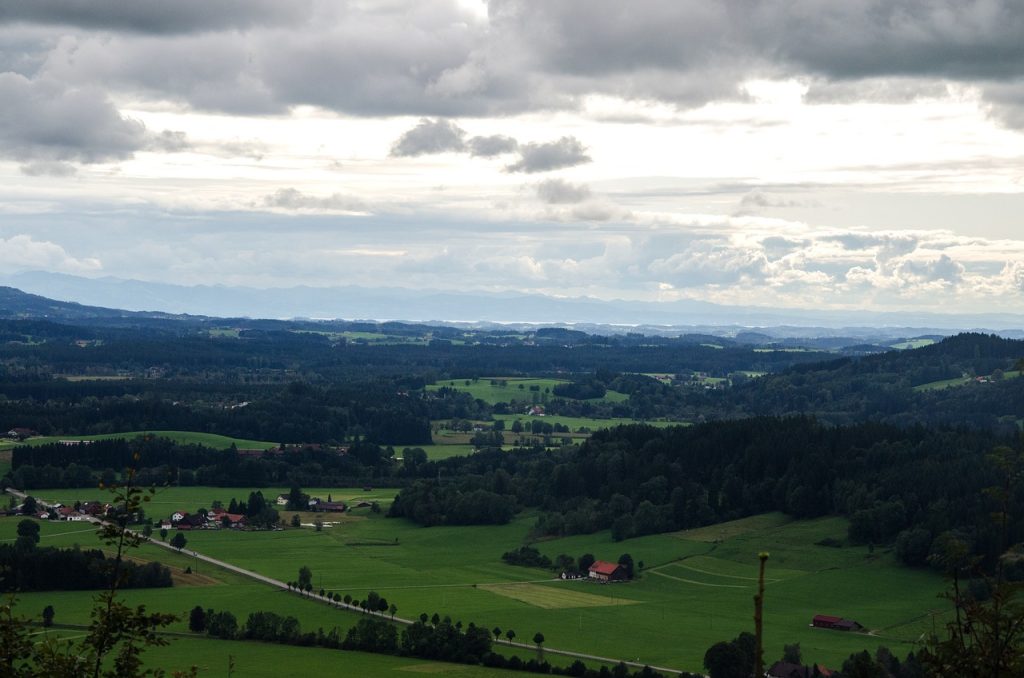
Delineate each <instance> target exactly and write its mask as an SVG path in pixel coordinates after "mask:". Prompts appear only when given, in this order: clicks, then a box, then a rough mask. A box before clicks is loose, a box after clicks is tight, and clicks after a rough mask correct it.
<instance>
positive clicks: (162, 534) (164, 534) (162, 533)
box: [160, 527, 167, 541]
mask: <svg viewBox="0 0 1024 678" xmlns="http://www.w3.org/2000/svg"><path fill="white" fill-rule="evenodd" d="M160 541H167V528H166V527H161V528H160Z"/></svg>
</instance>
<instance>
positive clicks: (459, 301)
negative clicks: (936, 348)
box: [0, 272, 1024, 338]
mask: <svg viewBox="0 0 1024 678" xmlns="http://www.w3.org/2000/svg"><path fill="white" fill-rule="evenodd" d="M0 285H8V286H10V287H14V288H17V289H19V290H22V291H24V292H28V293H32V294H36V295H42V296H43V297H47V298H48V299H47V300H44V301H39V300H36V301H35V302H34V303H35V304H36V305H37V306H38V308H39V309H41V310H43V314H44V315H45V310H44V309H45V307H46V306H47V303H49V306H50V308H51V312H52V311H54V310H55V309H56V308H57V307H55V306H54V305H53V304H54V302H53V301H51V300H61V301H65V302H76V303H77V304H82V305H84V306H81V307H78V308H69V307H63V308H64V312H67V313H72V312H73V313H85V314H93V315H92V316H88V315H86V316H80V317H97V316H96V314H97V313H98V314H100V315H102V314H104V313H108V314H117V313H121V314H122V315H124V314H123V312H122V311H116V310H114V309H125V311H129V312H144V315H147V316H150V317H154V316H155V317H160V316H165V315H167V314H191V315H204V316H215V317H228V318H237V317H249V318H282V319H283V318H324V319H347V320H355V319H366V320H405V321H412V322H434V323H443V324H451V323H467V324H472V325H475V326H486V325H488V324H490V323H503V324H507V323H513V324H537V325H572V326H575V327H576V328H577V329H584V330H585V331H588V332H592V333H608V332H609V331H612V332H622V331H625V330H627V329H633V328H636V329H637V330H638V331H645V332H649V333H659V334H660V333H678V332H679V331H686V332H707V333H712V334H728V335H733V334H736V333H737V332H741V331H743V330H745V329H747V328H759V330H760V331H763V332H765V333H766V334H767V335H770V336H774V337H796V336H802V337H808V336H843V337H878V336H889V337H909V336H917V335H925V334H932V335H947V334H952V333H955V332H957V331H962V330H985V331H994V332H998V333H999V334H1001V335H1003V336H1008V337H1018V338H1019V337H1024V316H1022V315H1015V314H973V315H942V314H934V313H914V312H899V313H895V312H874V311H848V310H844V311H831V310H807V309H774V308H765V307H756V306H724V305H718V304H713V303H709V302H703V301H694V300H684V301H673V302H641V301H627V300H601V299H594V298H588V297H574V298H558V297H550V296H544V295H539V294H521V293H515V292H504V293H484V292H446V291H438V290H413V289H405V288H387V287H361V286H356V285H346V286H338V287H305V286H300V287H283V288H270V289H258V288H252V287H227V286H220V285H216V286H207V285H198V286H185V285H172V284H166V283H151V282H143V281H139V280H126V279H120V278H111V277H106V278H82V277H77V276H71V275H65V274H58V273H46V272H25V273H18V274H14V275H10V276H6V277H0ZM3 308H5V307H4V305H3V304H2V303H0V309H3ZM609 326H619V327H617V328H612V327H609ZM602 328H603V329H602Z"/></svg>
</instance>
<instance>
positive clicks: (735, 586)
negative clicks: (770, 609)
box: [651, 570, 751, 589]
mask: <svg viewBox="0 0 1024 678" xmlns="http://www.w3.org/2000/svg"><path fill="white" fill-rule="evenodd" d="M651 574H656V575H658V576H659V577H665V578H666V579H674V580H676V581H681V582H684V583H686V584H696V585H697V586H714V587H715V588H721V589H749V588H751V587H750V586H741V585H740V584H708V583H707V582H702V581H695V580H693V579H683V578H682V577H673V576H672V575H670V574H665V573H664V572H655V571H653V570H652V571H651Z"/></svg>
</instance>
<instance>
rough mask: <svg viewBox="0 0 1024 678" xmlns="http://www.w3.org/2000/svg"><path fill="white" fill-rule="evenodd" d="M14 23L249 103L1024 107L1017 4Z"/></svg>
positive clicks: (81, 72) (576, 2)
mask: <svg viewBox="0 0 1024 678" xmlns="http://www.w3.org/2000/svg"><path fill="white" fill-rule="evenodd" d="M4 22H6V26H7V27H8V28H10V30H12V31H17V30H22V28H21V27H24V31H26V32H29V33H31V32H32V31H38V27H39V26H40V25H54V24H61V25H62V26H66V25H70V26H74V27H77V28H79V33H77V34H74V35H73V36H70V37H71V39H69V40H63V41H59V42H58V44H56V45H55V44H54V41H53V39H52V37H51V38H50V39H49V40H42V39H40V40H37V42H38V45H37V46H36V52H37V53H35V54H30V55H29V56H25V55H26V54H29V53H30V52H32V50H31V49H29V48H28V47H25V48H20V49H18V50H16V51H17V52H18V54H14V53H12V54H10V55H0V63H4V62H9V63H10V64H12V67H15V68H18V69H25V70H24V71H20V72H24V73H26V74H28V69H32V68H44V69H45V70H46V72H47V73H49V74H51V75H53V76H54V77H60V78H63V79H65V80H66V81H67V82H70V83H75V84H80V85H86V84H96V85H99V86H103V87H110V88H113V89H118V90H123V91H126V92H128V93H130V94H138V93H148V94H149V95H151V96H154V97H157V98H160V99H164V100H166V99H171V100H175V101H181V102H185V103H187V104H188V105H191V106H193V107H196V108H199V109H212V110H218V111H228V112H237V113H278V112H283V111H286V110H288V109H289V108H290V107H292V106H296V105H314V106H320V107H324V108H326V109H330V110H334V111H338V112H343V113H347V114H354V115H368V116H369V115H424V116H443V117H453V116H466V115H475V116H487V115H499V114H511V113H518V112H523V111H538V110H554V109H563V110H564V109H575V108H578V107H579V105H580V102H581V101H582V99H583V97H585V96H586V95H589V94H609V95H617V96H621V97H625V98H627V99H657V100H661V101H667V102H673V103H676V104H679V105H682V106H695V105H700V104H703V103H705V102H707V101H709V100H714V99H736V98H740V97H743V96H744V93H743V92H741V91H740V90H739V85H740V83H742V82H743V81H745V80H748V79H750V78H759V77H768V78H773V77H779V78H789V77H796V78H802V79H805V80H806V81H807V82H808V83H810V85H811V89H810V92H809V100H811V101H842V100H863V99H872V100H885V101H900V100H912V99H913V98H917V97H920V96H929V95H930V93H941V92H942V90H943V88H944V83H945V82H948V81H952V82H963V83H968V84H972V85H978V86H979V87H981V89H982V91H983V92H985V96H986V97H988V98H989V100H990V101H991V102H992V103H993V104H994V105H996V106H997V108H996V109H995V110H994V113H996V114H997V115H1000V117H1001V119H1003V120H1004V121H1006V122H1008V123H1010V124H1021V123H1020V122H1019V120H1020V118H1021V117H1022V116H1021V115H1020V114H1019V112H1017V111H1019V110H1020V104H1019V102H1020V100H1021V99H1024V84H1022V83H1021V81H1020V79H1019V78H1020V73H1022V72H1024V3H1021V2H1019V1H1017V0H928V1H925V0H865V1H864V2H841V1H840V0H807V1H806V2H800V3H793V2H784V1H783V0H723V1H722V2H714V3H710V2H706V1H705V0H635V1H634V2H631V3H630V4H629V7H628V11H627V10H624V9H623V7H622V4H621V2H618V1H613V0H563V1H560V2H523V1H522V0H492V2H491V3H490V5H489V20H488V21H481V20H479V18H478V17H476V16H474V15H473V14H472V13H470V12H468V11H467V10H465V9H464V8H462V7H460V6H459V5H458V4H457V3H455V2H454V1H453V0H417V1H416V2H412V1H411V0H410V1H409V2H401V1H397V0H396V1H393V2H386V3H335V2H319V1H317V0H309V2H303V3H295V2H277V1H275V0H259V1H248V2H246V1H243V0H225V1H224V2H208V1H206V0H178V1H177V2H167V1H166V0H164V1H162V2H157V1H156V0H143V1H137V2H131V3H124V2H117V1H115V0H91V1H90V0H35V1H33V2H29V1H27V0H25V1H21V2H8V3H5V4H4V6H3V7H2V8H0V25H2V24H3V23H4ZM25 22H29V23H25ZM33 35H34V33H33ZM40 54H45V55H46V58H45V60H44V61H45V64H44V65H43V66H40V65H39V64H40V56H39V55H40ZM0 70H2V67H0ZM1000 102H1002V103H1000ZM482 155H483V153H482Z"/></svg>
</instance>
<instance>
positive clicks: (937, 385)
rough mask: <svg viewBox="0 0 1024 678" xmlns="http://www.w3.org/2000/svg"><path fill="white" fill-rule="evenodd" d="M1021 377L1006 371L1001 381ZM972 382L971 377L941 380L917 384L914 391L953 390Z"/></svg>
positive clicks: (1018, 374)
mask: <svg viewBox="0 0 1024 678" xmlns="http://www.w3.org/2000/svg"><path fill="white" fill-rule="evenodd" d="M1020 375H1021V373H1020V372H1018V371H1013V370H1010V371H1007V372H1006V373H1004V374H1003V379H1016V378H1017V377H1019V376H1020ZM973 381H974V378H973V377H954V378H953V379H941V380H939V381H930V382H928V383H927V384H918V385H917V386H915V387H914V390H915V391H935V390H938V389H943V388H953V387H955V386H965V385H967V384H970V383H971V382H973Z"/></svg>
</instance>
